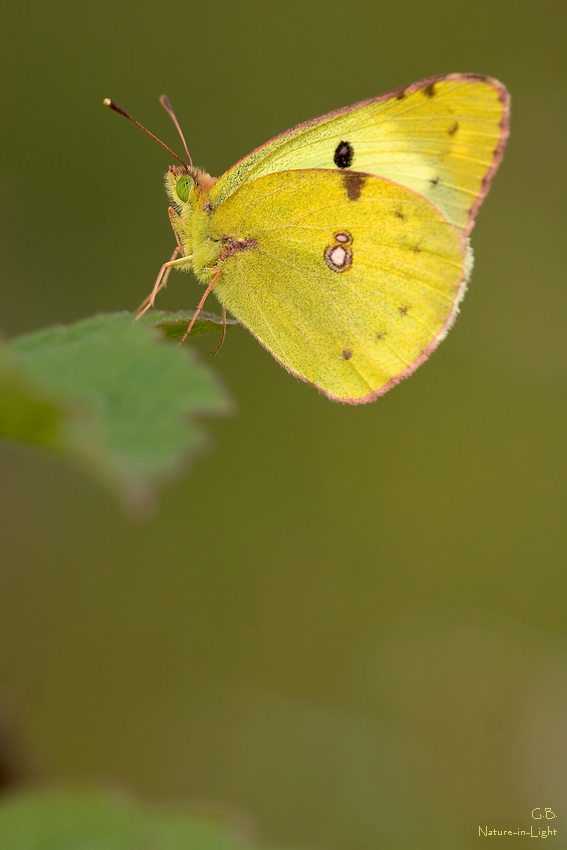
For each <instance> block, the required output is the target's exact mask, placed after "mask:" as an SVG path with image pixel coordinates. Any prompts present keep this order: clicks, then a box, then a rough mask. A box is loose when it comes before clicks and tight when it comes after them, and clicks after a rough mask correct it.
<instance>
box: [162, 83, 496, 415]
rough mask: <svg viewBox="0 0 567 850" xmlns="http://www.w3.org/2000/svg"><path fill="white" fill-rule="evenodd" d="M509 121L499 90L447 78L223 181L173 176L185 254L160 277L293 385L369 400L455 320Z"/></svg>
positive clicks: (358, 113)
mask: <svg viewBox="0 0 567 850" xmlns="http://www.w3.org/2000/svg"><path fill="white" fill-rule="evenodd" d="M508 121H509V96H508V93H507V91H506V89H505V88H504V86H503V85H502V84H501V83H499V82H498V81H496V80H493V79H490V78H486V77H479V76H475V75H470V74H469V75H467V74H451V75H448V76H445V77H436V78H431V79H428V80H423V81H422V82H420V83H415V84H414V85H411V86H409V87H408V88H406V89H400V90H398V91H395V92H392V93H390V94H388V95H384V96H382V97H378V98H373V99H370V100H367V101H363V102H362V103H358V104H355V105H354V106H350V107H346V108H345V109H341V110H337V111H336V112H331V113H329V114H327V115H324V116H322V117H321V118H317V119H314V120H313V121H308V122H306V123H305V124H301V125H298V126H297V127H294V128H293V129H291V130H289V131H287V132H286V133H283V134H282V135H281V136H277V137H276V138H274V139H272V140H271V141H269V142H267V143H266V144H265V145H263V146H261V147H260V148H257V149H256V150H255V151H253V152H252V153H251V154H249V155H248V156H247V157H245V158H244V159H242V160H241V161H240V162H238V163H237V164H236V165H234V166H233V167H232V168H230V169H229V170H228V171H227V172H226V173H225V174H224V175H222V176H221V177H220V178H219V179H218V180H215V179H214V178H212V177H210V176H209V175H208V174H206V173H205V172H203V171H201V170H199V169H196V168H193V166H188V167H186V168H185V167H183V168H180V167H178V166H172V167H171V168H170V169H169V171H168V173H167V176H166V188H167V191H168V194H169V197H170V200H171V207H170V209H169V216H170V221H171V224H172V227H173V231H174V233H175V237H176V240H177V245H178V253H179V254H180V255H181V256H180V257H179V258H178V259H175V260H173V261H172V262H170V263H169V264H165V266H167V267H168V268H170V267H176V268H178V269H180V270H182V271H190V270H192V271H193V272H194V273H195V274H196V276H197V278H198V279H199V280H200V281H201V282H202V283H204V284H206V285H207V286H208V287H209V288H212V290H213V291H214V293H215V295H216V296H217V298H218V299H219V301H220V302H221V304H222V305H223V307H225V308H226V309H227V310H228V311H229V312H230V313H231V314H232V315H233V316H234V317H235V318H236V319H237V320H238V321H239V322H240V323H241V324H243V325H244V326H245V327H247V328H248V329H249V330H250V331H251V332H252V334H254V336H256V337H257V339H258V340H259V341H260V342H261V343H262V344H263V345H264V346H265V348H267V349H268V351H270V352H271V353H272V354H273V356H274V357H275V358H276V359H277V360H278V361H279V362H280V363H281V364H282V365H283V366H284V367H285V368H286V369H287V370H288V371H290V372H292V373H293V374H294V375H296V376H297V377H299V378H301V379H302V380H305V381H308V382H309V383H312V384H314V385H315V386H316V387H317V388H318V389H319V390H321V391H322V392H323V393H325V394H326V395H327V396H329V397H330V398H332V399H335V400H339V401H342V402H347V403H351V404H358V403H363V402H368V401H372V400H373V399H375V398H376V397H377V396H379V395H382V394H383V393H385V392H386V391H387V390H388V389H390V388H391V387H392V386H393V385H395V384H396V383H398V382H399V381H400V380H402V379H403V378H405V377H407V376H408V375H410V374H411V373H412V372H413V371H414V370H415V369H416V368H417V367H418V366H419V365H420V364H421V363H422V362H423V361H424V360H425V359H426V358H427V357H428V356H429V354H430V353H431V352H432V351H433V350H434V349H435V348H436V346H437V345H438V344H439V342H440V341H441V340H442V339H443V337H444V336H445V334H446V333H447V331H448V329H449V328H450V326H451V324H452V322H453V321H454V318H455V316H456V313H457V310H458V305H459V302H460V300H461V299H462V297H463V294H464V292H465V288H466V284H467V281H468V278H469V275H470V271H471V267H472V253H471V249H470V246H469V239H468V237H469V233H470V231H471V229H472V226H473V223H474V218H475V215H476V213H477V211H478V208H479V206H480V204H481V203H482V201H483V199H484V197H485V195H486V193H487V191H488V188H489V185H490V182H491V180H492V177H493V176H494V173H495V171H496V169H497V168H498V165H499V163H500V161H501V158H502V154H503V150H504V144H505V141H506V138H507V135H508ZM165 266H164V268H165ZM160 287H161V283H160V285H156V287H155V288H154V292H153V293H152V298H151V303H152V304H153V297H155V294H156V292H157V291H158V289H159V288H160Z"/></svg>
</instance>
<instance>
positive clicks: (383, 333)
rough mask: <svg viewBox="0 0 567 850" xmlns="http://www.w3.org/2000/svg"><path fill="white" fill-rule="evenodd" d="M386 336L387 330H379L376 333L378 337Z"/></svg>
mask: <svg viewBox="0 0 567 850" xmlns="http://www.w3.org/2000/svg"><path fill="white" fill-rule="evenodd" d="M385 336H386V332H385V331H378V333H377V334H376V339H384V337H385Z"/></svg>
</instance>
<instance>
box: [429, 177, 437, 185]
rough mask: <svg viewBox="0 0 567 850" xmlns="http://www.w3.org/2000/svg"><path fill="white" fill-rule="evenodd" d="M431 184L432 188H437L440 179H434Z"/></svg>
mask: <svg viewBox="0 0 567 850" xmlns="http://www.w3.org/2000/svg"><path fill="white" fill-rule="evenodd" d="M429 182H430V183H431V185H432V186H437V184H438V183H439V177H434V178H433V180H430V181H429Z"/></svg>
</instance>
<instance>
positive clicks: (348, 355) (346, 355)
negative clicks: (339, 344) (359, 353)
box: [343, 348, 352, 360]
mask: <svg viewBox="0 0 567 850" xmlns="http://www.w3.org/2000/svg"><path fill="white" fill-rule="evenodd" d="M351 357H352V351H350V350H349V349H348V348H343V360H350V358H351Z"/></svg>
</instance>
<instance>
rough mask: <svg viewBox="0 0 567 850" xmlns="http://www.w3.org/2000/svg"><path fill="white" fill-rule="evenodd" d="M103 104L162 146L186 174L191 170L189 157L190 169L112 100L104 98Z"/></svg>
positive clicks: (163, 143)
mask: <svg viewBox="0 0 567 850" xmlns="http://www.w3.org/2000/svg"><path fill="white" fill-rule="evenodd" d="M103 103H104V105H105V106H108V108H109V109H113V110H114V112H118V114H119V115H123V116H124V118H127V119H128V121H131V122H132V124H135V125H136V127H139V128H140V130H143V131H144V133H146V135H148V136H149V137H150V138H151V139H153V140H154V142H157V143H158V145H161V146H162V148H165V149H166V151H168V152H169V153H170V154H171V155H172V156H173V157H175V159H176V160H177V161H178V162H180V163H181V165H182V166H183V167H184V168H185V169H186V171H187V172H189V171H190V170H191V168H192V167H193V163H192V161H191V157H189V162H191V167H189V166H188V165H187V163H186V162H184V160H182V159H181V157H180V156H177V154H176V153H174V151H172V150H171V148H168V146H167V145H166V144H165V142H162V140H161V139H158V137H157V136H154V134H153V133H150V131H149V130H146V128H145V127H144V125H143V124H140V122H139V121H136V119H135V118H132V116H131V115H128V113H127V112H124V110H123V109H120V107H119V106H118V105H117V104H116V103H114V101H113V100H110V98H109V97H105V98H104V100H103ZM181 138H182V139H183V136H181ZM183 143H184V144H185V139H183ZM185 150H187V145H185ZM188 153H189V152H188Z"/></svg>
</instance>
